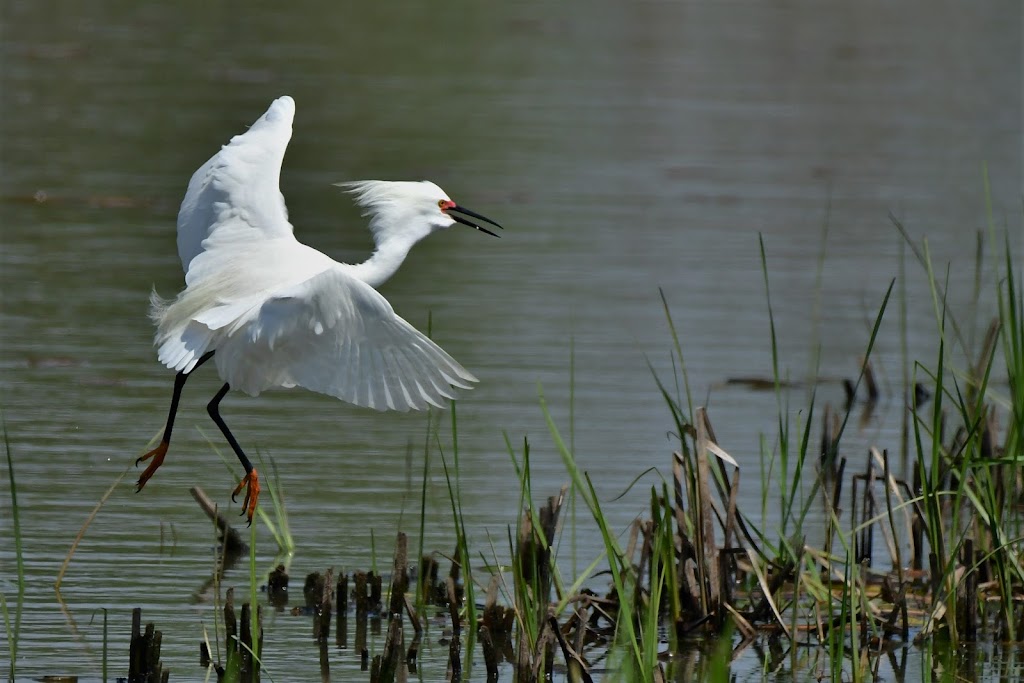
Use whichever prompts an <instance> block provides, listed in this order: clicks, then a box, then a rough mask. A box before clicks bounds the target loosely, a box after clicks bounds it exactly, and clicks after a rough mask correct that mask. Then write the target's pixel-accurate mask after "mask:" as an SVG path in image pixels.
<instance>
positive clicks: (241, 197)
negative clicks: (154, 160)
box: [178, 96, 295, 284]
mask: <svg viewBox="0 0 1024 683" xmlns="http://www.w3.org/2000/svg"><path fill="white" fill-rule="evenodd" d="M294 116H295V102H294V101H293V100H292V98H290V97H287V96H285V97H281V98H278V99H277V100H275V101H274V102H273V103H272V104H271V105H270V108H269V109H267V111H266V113H265V114H263V116H261V117H260V118H259V120H257V121H256V123H254V124H252V126H251V127H250V128H249V130H247V131H246V132H245V133H242V134H241V135H236V136H235V137H233V138H232V139H231V142H229V143H228V144H226V145H224V147H222V148H221V150H220V151H219V152H217V153H216V154H215V155H213V157H212V158H211V159H210V160H209V161H207V162H206V163H205V164H203V165H202V166H201V167H200V168H199V170H197V171H196V172H195V173H194V174H193V175H192V180H191V181H190V182H189V184H188V191H187V192H186V193H185V199H184V200H182V202H181V209H180V211H179V212H178V255H179V256H180V257H181V266H182V268H184V270H185V273H186V282H189V283H190V284H191V282H192V281H193V280H196V279H199V278H201V277H203V275H202V273H200V272H191V271H192V270H193V269H191V268H190V265H191V264H192V260H193V259H194V258H195V257H196V256H198V255H199V254H200V253H202V252H203V251H205V250H207V249H211V248H214V247H216V246H219V245H231V244H236V243H243V242H252V241H254V240H260V239H271V238H279V237H291V235H292V226H291V223H289V222H288V211H287V209H286V208H285V204H284V197H283V196H282V195H281V191H280V188H279V182H278V181H279V178H280V175H281V163H282V161H283V160H284V152H285V148H287V147H288V141H289V140H290V139H291V137H292V119H293V118H294Z"/></svg>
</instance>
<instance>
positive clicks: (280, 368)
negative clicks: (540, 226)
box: [138, 97, 500, 521]
mask: <svg viewBox="0 0 1024 683" xmlns="http://www.w3.org/2000/svg"><path fill="white" fill-rule="evenodd" d="M294 114H295V103H294V102H293V101H292V99H291V98H290V97H281V98H280V99H278V100H276V101H275V102H274V103H273V104H271V106H270V108H269V109H268V110H267V112H266V113H265V114H264V115H263V116H262V117H261V118H260V119H259V120H257V121H256V123H254V124H253V125H252V127H251V128H249V130H248V131H246V132H245V133H244V134H242V135H238V136H235V137H234V138H232V140H231V142H230V143H228V144H227V145H225V146H224V147H223V148H222V149H221V150H220V152H218V153H217V154H215V155H214V156H213V157H212V158H211V159H210V160H209V161H207V162H206V163H205V164H204V165H203V166H201V167H200V168H199V170H197V171H196V172H195V174H194V175H193V176H192V180H191V181H190V182H189V186H188V191H187V192H186V194H185V198H184V200H183V201H182V203H181V210H180V212H179V213H178V255H179V256H180V257H181V264H182V267H183V268H184V270H185V284H186V287H185V290H184V291H182V292H181V294H179V295H178V297H177V298H176V299H175V300H174V301H171V302H167V301H163V300H161V299H160V298H159V297H157V296H156V295H155V294H154V296H153V298H152V311H151V316H152V318H153V320H154V322H155V323H156V325H157V333H156V340H155V343H156V345H157V347H158V356H159V359H160V361H161V362H162V363H164V364H165V365H166V366H167V367H169V368H172V369H174V370H176V371H178V375H177V377H176V379H175V384H174V394H173V396H172V399H171V410H170V414H169V416H168V420H167V424H166V427H165V429H164V435H163V439H162V440H161V443H160V445H159V446H157V448H155V449H153V450H152V451H150V452H149V453H147V454H146V455H144V456H143V457H142V458H140V460H150V464H149V466H148V467H147V468H146V470H145V471H144V472H143V473H142V476H140V478H139V481H138V489H139V490H141V489H142V487H143V486H145V484H146V482H147V481H148V480H149V478H150V477H151V476H152V475H153V473H154V472H155V471H156V469H157V468H158V467H159V466H160V464H161V463H162V462H163V458H164V455H165V454H166V452H167V447H168V445H169V443H170V437H171V430H172V428H173V424H174V415H175V413H176V411H177V404H178V399H179V397H180V393H181V389H182V387H183V386H184V383H185V380H186V379H187V377H188V376H189V374H190V373H191V372H192V371H193V370H195V369H196V368H198V367H199V366H200V365H202V364H203V363H205V362H206V361H207V360H209V359H211V358H212V359H213V361H214V363H215V365H216V367H217V372H218V373H219V375H220V377H221V378H222V379H223V380H224V382H225V384H224V386H223V387H222V388H221V390H220V391H219V392H218V393H217V395H216V396H214V398H213V400H212V401H211V402H210V404H209V406H208V408H209V412H210V415H211V417H212V418H213V419H214V421H215V422H216V423H217V425H218V427H220V429H221V431H222V432H223V433H224V436H225V437H226V438H227V440H228V442H229V443H230V444H231V446H232V449H233V450H234V451H235V453H236V455H237V456H238V458H239V460H240V461H241V462H242V465H243V466H244V467H245V470H246V476H245V478H244V479H243V480H242V481H241V482H240V483H239V485H238V487H237V488H236V489H235V493H236V494H237V493H238V492H239V491H241V490H242V489H243V488H246V501H245V503H244V505H243V508H244V510H243V512H245V513H246V514H248V516H249V520H250V521H251V520H252V514H253V512H254V510H255V507H256V500H257V498H258V496H259V479H258V475H257V474H256V470H255V469H254V468H253V467H252V464H251V463H250V462H249V460H248V458H247V457H246V456H245V454H244V452H243V451H242V449H241V448H240V447H239V445H238V443H237V441H236V440H235V438H234V436H233V435H232V434H231V432H230V430H228V428H227V425H226V424H225V423H224V421H223V419H222V418H221V417H220V414H219V410H218V407H219V403H220V400H221V399H222V398H223V397H224V395H225V394H226V393H227V392H228V391H229V390H230V389H238V390H241V391H244V392H245V393H247V394H249V395H252V396H256V395H258V394H259V393H260V392H261V391H264V390H265V389H272V388H275V387H285V388H288V387H295V386H301V387H304V388H306V389H309V390H312V391H316V392H319V393H323V394H328V395H331V396H335V397H337V398H340V399H342V400H344V401H347V402H349V403H353V404H356V405H360V406H365V407H369V408H375V409H378V410H410V409H421V408H424V407H426V406H428V405H435V406H439V405H442V401H443V400H444V399H447V398H452V397H453V393H452V387H453V386H455V387H458V388H463V389H468V388H471V386H470V385H471V383H473V382H476V378H475V377H473V375H471V374H470V373H469V372H468V371H466V370H465V369H464V368H463V367H462V366H461V365H459V364H458V363H457V362H456V361H455V360H454V359H453V358H452V357H451V356H449V355H448V354H447V353H445V352H444V351H443V350H442V349H441V348H440V347H439V346H437V345H436V344H434V343H433V342H432V341H430V340H429V339H428V338H427V337H425V336H424V335H422V334H421V333H420V332H418V331H417V330H416V329H415V328H413V327H412V325H410V324H409V323H407V322H406V321H405V320H403V319H402V318H400V317H399V316H398V315H396V314H395V312H394V310H393V309H392V307H391V305H390V304H389V303H388V302H387V300H386V299H385V298H384V297H383V296H381V295H380V294H379V293H378V292H377V291H376V287H379V286H380V285H381V284H382V283H383V282H385V281H386V280H387V279H388V278H389V277H391V275H393V274H394V273H395V271H396V270H398V268H399V266H401V264H402V261H403V260H404V259H405V257H406V255H407V254H408V253H409V250H410V249H411V248H412V247H413V245H415V244H416V243H417V242H419V241H420V240H421V239H423V238H424V237H427V236H428V235H430V234H431V233H433V232H435V231H437V230H440V229H444V228H447V227H449V226H451V225H452V224H454V223H455V222H459V223H463V224H466V225H470V226H472V227H474V228H477V229H478V230H482V231H483V232H487V233H488V234H494V233H491V232H490V231H489V230H486V229H484V228H482V227H480V226H479V225H477V224H475V223H473V222H471V221H469V220H467V219H465V218H463V217H462V216H453V215H450V214H449V212H451V211H455V212H461V213H463V214H466V215H469V216H473V217H476V218H479V219H481V220H484V221H487V222H489V223H492V224H494V225H497V224H496V223H494V222H493V221H490V220H489V219H487V218H484V217H483V216H480V215H479V214H475V213H473V212H471V211H469V210H467V209H463V208H461V207H459V206H458V205H456V204H455V203H454V202H452V201H451V199H449V198H448V196H447V195H446V194H445V193H444V191H443V190H441V188H439V187H437V186H436V185H434V184H433V183H430V182H427V181H423V182H386V181H375V180H370V181H359V182H353V183H344V184H343V186H345V187H347V188H348V189H349V190H350V191H351V192H352V193H353V194H354V195H355V198H356V201H357V202H358V203H360V204H361V205H362V206H363V207H364V208H365V209H366V213H367V214H368V215H370V216H371V220H370V229H371V232H372V233H373V238H374V243H375V244H376V249H375V251H374V253H373V255H372V256H371V257H370V258H369V259H368V260H367V261H365V262H363V263H360V264H356V265H351V264H345V263H338V262H337V261H335V260H334V259H332V258H330V257H329V256H327V255H326V254H323V253H321V252H319V251H317V250H316V249H313V248H312V247H309V246H306V245H305V244H302V243H301V242H299V241H298V240H297V239H295V236H294V234H293V232H292V225H291V223H289V222H288V213H287V209H286V208H285V203H284V198H283V197H282V195H281V192H280V190H279V188H278V179H279V177H280V171H281V163H282V161H283V159H284V153H285V148H286V147H287V145H288V141H289V139H290V138H291V124H292V119H293V117H294ZM499 227H500V226H499Z"/></svg>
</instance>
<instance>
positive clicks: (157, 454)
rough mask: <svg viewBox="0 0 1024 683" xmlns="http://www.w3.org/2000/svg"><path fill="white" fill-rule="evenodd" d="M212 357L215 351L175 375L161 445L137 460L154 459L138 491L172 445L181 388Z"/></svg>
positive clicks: (144, 471)
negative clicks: (186, 370) (190, 367)
mask: <svg viewBox="0 0 1024 683" xmlns="http://www.w3.org/2000/svg"><path fill="white" fill-rule="evenodd" d="M212 357H213V351H210V352H208V353H205V354H203V355H202V356H201V357H200V358H199V360H198V361H197V362H196V364H195V366H193V368H192V369H191V370H189V371H188V372H185V371H184V370H182V371H181V372H179V373H178V374H177V375H175V376H174V393H173V394H172V395H171V409H170V411H169V412H168V414H167V424H166V425H165V426H164V434H163V436H162V437H160V445H158V446H157V447H156V448H154V449H153V450H151V451H150V452H148V453H146V454H145V455H143V456H142V457H141V458H139V459H138V460H136V461H135V465H136V466H138V464H139V463H140V462H143V461H144V460H150V459H152V462H150V463H149V466H148V467H146V469H145V470H143V472H142V474H141V475H140V476H139V481H138V482H136V484H135V486H136V489H135V490H136V492H138V491H141V490H142V487H143V486H145V485H146V482H147V481H149V478H150V477H152V476H153V474H154V473H155V472H156V471H157V469H159V467H160V465H162V464H163V462H164V456H166V455H167V448H168V446H170V445H171V432H172V431H173V430H174V417H175V416H176V415H177V414H178V400H179V399H180V398H181V390H182V389H183V388H185V382H186V380H188V378H189V376H190V375H191V374H192V372H193V371H195V370H196V368H198V367H199V366H200V365H202V364H203V363H205V362H206V361H208V360H210V358H212Z"/></svg>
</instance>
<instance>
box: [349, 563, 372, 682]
mask: <svg viewBox="0 0 1024 683" xmlns="http://www.w3.org/2000/svg"><path fill="white" fill-rule="evenodd" d="M352 581H353V584H354V585H355V596H354V597H355V601H356V639H355V643H354V645H353V647H355V649H356V652H358V653H359V655H360V657H362V658H363V660H364V662H365V661H366V660H367V659H368V657H369V651H368V650H367V648H366V618H367V614H368V612H369V605H368V602H369V597H368V595H367V592H366V572H356V573H355V574H353V575H352Z"/></svg>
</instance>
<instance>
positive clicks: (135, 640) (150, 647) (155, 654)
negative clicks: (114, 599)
mask: <svg viewBox="0 0 1024 683" xmlns="http://www.w3.org/2000/svg"><path fill="white" fill-rule="evenodd" d="M162 639H163V634H162V633H161V632H160V631H157V630H156V627H155V626H154V625H153V624H152V623H149V624H146V630H145V631H143V630H142V609H141V608H139V607H136V608H135V609H133V610H132V633H131V642H130V645H129V649H128V683H166V681H167V680H168V679H169V677H170V673H171V672H170V670H167V671H165V670H164V668H163V664H162V663H161V662H160V644H161V641H162Z"/></svg>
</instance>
